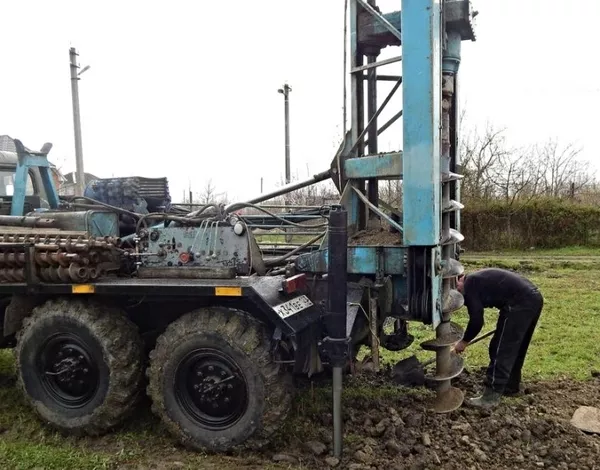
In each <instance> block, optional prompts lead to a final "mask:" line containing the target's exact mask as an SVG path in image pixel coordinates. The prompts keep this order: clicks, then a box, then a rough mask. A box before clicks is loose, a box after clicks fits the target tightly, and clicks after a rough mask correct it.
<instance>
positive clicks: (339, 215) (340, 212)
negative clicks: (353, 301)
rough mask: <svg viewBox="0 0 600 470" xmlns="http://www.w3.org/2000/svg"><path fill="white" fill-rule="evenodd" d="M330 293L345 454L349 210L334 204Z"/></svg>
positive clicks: (338, 424) (338, 451)
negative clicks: (344, 391) (343, 393)
mask: <svg viewBox="0 0 600 470" xmlns="http://www.w3.org/2000/svg"><path fill="white" fill-rule="evenodd" d="M328 257H329V260H328V264H329V265H328V273H327V287H328V290H327V295H328V303H329V305H328V307H329V308H328V310H329V313H330V317H329V322H328V328H327V330H328V333H329V340H330V346H331V354H330V360H331V364H332V366H333V380H334V384H333V397H332V398H333V410H332V411H333V455H334V456H335V457H337V458H340V457H341V455H342V436H343V432H342V416H341V414H342V413H341V400H342V367H343V366H344V363H345V361H346V357H345V354H344V352H345V350H344V349H343V345H344V342H345V341H346V302H347V300H346V299H347V289H348V285H347V280H348V213H347V212H346V211H345V210H344V209H343V208H342V206H338V205H335V206H333V207H332V208H331V212H330V213H329V240H328Z"/></svg>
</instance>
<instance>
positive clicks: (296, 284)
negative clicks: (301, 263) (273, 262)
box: [283, 274, 306, 294]
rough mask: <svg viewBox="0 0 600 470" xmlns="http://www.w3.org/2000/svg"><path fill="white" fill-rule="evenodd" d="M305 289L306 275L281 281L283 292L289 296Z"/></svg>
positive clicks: (297, 275)
mask: <svg viewBox="0 0 600 470" xmlns="http://www.w3.org/2000/svg"><path fill="white" fill-rule="evenodd" d="M305 287H306V274H296V275H295V276H292V277H288V278H287V279H286V280H285V281H283V290H284V291H285V293H286V294H291V293H292V292H296V291H298V290H301V289H304V288H305Z"/></svg>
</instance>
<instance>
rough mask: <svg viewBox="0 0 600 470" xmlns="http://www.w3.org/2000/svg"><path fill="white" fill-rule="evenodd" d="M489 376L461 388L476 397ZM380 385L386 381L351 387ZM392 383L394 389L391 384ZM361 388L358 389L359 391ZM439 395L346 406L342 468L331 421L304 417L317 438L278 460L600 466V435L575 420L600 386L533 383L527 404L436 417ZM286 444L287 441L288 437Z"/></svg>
mask: <svg viewBox="0 0 600 470" xmlns="http://www.w3.org/2000/svg"><path fill="white" fill-rule="evenodd" d="M482 379H483V373H482V371H478V372H476V373H471V374H468V373H464V374H463V375H462V376H461V377H460V378H459V379H457V381H456V383H455V385H456V386H458V387H460V388H461V389H462V390H464V391H465V392H466V395H467V396H473V395H475V394H477V393H478V392H479V391H480V388H481V387H480V384H481V381H482ZM356 380H360V381H363V382H364V383H363V385H361V387H364V386H368V384H369V382H371V383H372V385H373V386H375V387H376V386H378V385H379V383H380V382H381V378H380V377H379V378H377V377H372V378H371V379H368V378H367V377H366V376H363V377H362V378H358V379H356V378H352V379H351V381H356ZM388 383H389V382H388ZM354 385H355V386H356V384H354ZM431 398H432V393H431V392H427V391H423V392H418V393H415V391H414V390H411V391H408V392H407V391H406V390H402V389H398V394H397V396H395V393H391V394H390V393H387V394H385V398H378V394H373V397H372V398H369V397H365V396H359V395H357V396H356V398H349V399H348V400H346V403H345V404H344V405H345V408H344V410H345V416H344V421H345V447H344V457H343V458H342V460H341V462H340V461H338V460H337V459H335V458H333V457H332V456H331V449H332V445H331V429H332V428H331V415H330V414H328V413H325V414H323V415H321V416H316V415H315V416H300V417H299V418H296V419H297V420H298V419H300V420H301V421H302V420H305V422H304V423H303V425H304V426H303V427H304V428H305V429H312V430H313V431H314V432H313V433H311V434H312V435H313V436H317V438H316V439H312V440H307V439H306V438H303V437H302V436H296V437H295V438H293V439H289V440H288V441H287V443H285V448H282V447H281V444H282V441H281V440H280V441H279V445H278V449H277V451H276V453H275V454H274V455H271V458H272V460H273V461H276V462H279V463H282V464H284V465H285V464H292V465H291V466H292V467H294V466H295V465H294V464H297V465H301V466H302V467H303V468H344V469H346V468H347V469H352V470H362V469H377V470H380V469H421V470H422V469H427V468H429V469H432V468H444V469H460V470H465V469H480V468H481V469H484V468H486V469H488V468H493V469H500V468H507V469H508V468H518V469H539V468H545V469H557V470H558V469H561V470H562V469H577V470H592V469H594V468H598V465H599V464H600V436H597V435H588V434H585V433H583V432H581V431H579V430H578V429H576V428H575V427H573V426H572V425H571V424H570V423H569V420H570V418H571V416H572V414H573V412H574V411H575V410H576V409H577V408H578V407H579V406H582V405H589V406H598V404H599V403H600V380H599V379H598V378H595V379H592V380H590V381H586V382H573V381H567V380H564V381H554V382H548V383H541V382H540V383H533V384H530V385H529V386H527V387H526V389H525V393H524V394H523V395H522V396H521V397H517V398H511V399H504V400H503V402H502V404H501V405H499V406H498V407H497V408H495V409H494V410H491V411H486V410H478V409H474V408H469V407H468V406H466V405H465V406H463V407H462V408H460V409H459V410H457V411H455V412H453V413H450V414H447V415H436V414H434V413H433V412H431V411H429V403H430V401H429V400H430V399H431ZM283 440H284V442H285V440H286V439H285V436H284V437H283Z"/></svg>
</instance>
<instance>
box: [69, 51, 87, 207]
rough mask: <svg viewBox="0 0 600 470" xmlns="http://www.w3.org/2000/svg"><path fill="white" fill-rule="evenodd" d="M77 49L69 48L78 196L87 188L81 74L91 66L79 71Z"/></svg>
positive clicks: (76, 192)
mask: <svg viewBox="0 0 600 470" xmlns="http://www.w3.org/2000/svg"><path fill="white" fill-rule="evenodd" d="M77 56H78V54H77V51H76V50H75V48H74V47H71V48H70V49H69V61H70V64H71V97H72V101H73V128H74V132H75V167H76V179H77V181H76V186H75V187H76V191H75V194H76V195H77V196H83V192H84V190H85V173H84V172H83V148H82V145H81V118H80V114H79V76H80V75H81V74H82V73H83V72H85V71H86V70H88V69H89V68H90V67H89V65H88V66H85V67H84V68H83V69H82V70H81V71H79V72H78V71H77V69H78V68H79V65H77Z"/></svg>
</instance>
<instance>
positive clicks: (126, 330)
mask: <svg viewBox="0 0 600 470" xmlns="http://www.w3.org/2000/svg"><path fill="white" fill-rule="evenodd" d="M142 351H143V350H142V342H141V339H140V337H139V335H138V333H137V328H136V327H135V325H134V324H133V323H131V322H130V321H129V320H128V319H127V318H126V317H125V315H124V314H123V313H122V312H121V311H120V310H118V309H114V308H110V307H106V306H103V305H99V304H95V303H92V302H86V301H82V300H67V299H60V300H50V301H48V302H46V303H45V304H43V305H41V306H39V307H36V308H35V309H34V310H33V312H32V315H31V316H30V317H28V318H26V319H25V321H24V322H23V327H22V329H21V331H20V332H19V334H18V335H17V347H16V348H15V359H16V365H17V376H18V382H19V385H20V387H21V389H22V390H23V392H24V393H25V395H26V396H27V397H28V399H29V401H30V402H31V404H32V406H33V408H34V409H35V410H36V411H37V413H38V414H39V415H40V417H41V418H42V419H43V420H44V421H45V422H47V423H49V424H50V425H52V426H54V427H55V428H57V429H59V430H61V431H63V432H68V433H71V434H76V435H85V434H88V435H99V434H102V433H104V432H106V431H108V430H110V429H111V428H113V427H114V426H116V425H117V424H119V423H121V422H122V421H123V419H125V418H126V417H127V416H128V415H129V414H130V413H131V411H133V409H134V407H135V405H136V403H137V400H138V398H139V397H140V395H141V392H142V389H143V386H142V380H143V366H142V364H143V362H142V360H143V352H142Z"/></svg>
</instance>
